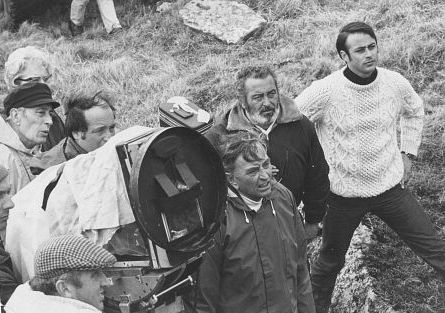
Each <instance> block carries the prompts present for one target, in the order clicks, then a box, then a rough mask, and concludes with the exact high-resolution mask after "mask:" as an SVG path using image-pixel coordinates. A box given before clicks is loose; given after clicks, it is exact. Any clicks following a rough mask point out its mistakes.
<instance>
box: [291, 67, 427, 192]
mask: <svg viewBox="0 0 445 313" xmlns="http://www.w3.org/2000/svg"><path fill="white" fill-rule="evenodd" d="M343 70H344V69H342V70H339V71H336V72H334V73H332V74H331V75H329V76H327V77H325V78H324V79H321V80H319V81H316V82H314V83H312V85H311V86H310V87H309V88H307V89H306V90H304V91H303V92H302V93H301V94H300V95H299V96H298V97H297V98H295V103H296V105H297V106H298V107H299V109H300V110H301V111H302V112H303V114H305V115H306V116H307V117H308V118H309V119H310V120H311V121H313V122H314V124H315V127H316V130H317V134H318V136H319V140H320V143H321V145H322V147H323V150H324V153H325V156H326V160H327V162H328V164H329V167H330V171H329V179H330V181H331V191H332V192H333V193H335V194H337V195H340V196H343V197H372V196H376V195H379V194H381V193H383V192H385V191H387V190H389V189H391V188H392V187H394V186H395V185H397V184H398V183H399V182H400V181H401V180H402V177H403V171H404V168H403V161H402V157H401V154H400V151H405V152H407V153H411V154H414V155H417V150H418V148H419V145H420V141H421V134H422V127H423V115H424V110H423V102H422V100H421V99H420V97H419V96H418V95H417V93H416V92H415V91H414V89H413V88H412V86H411V85H410V83H409V82H408V81H407V80H406V79H405V78H404V77H403V76H402V75H400V74H399V73H396V72H393V71H390V70H387V69H383V68H378V69H377V73H378V74H377V78H376V79H375V81H373V82H372V83H370V84H368V85H358V84H355V83H353V82H351V81H350V80H348V79H347V78H346V77H345V76H344V75H343ZM399 120H400V130H401V134H400V149H399V146H398V142H397V123H398V121H399Z"/></svg>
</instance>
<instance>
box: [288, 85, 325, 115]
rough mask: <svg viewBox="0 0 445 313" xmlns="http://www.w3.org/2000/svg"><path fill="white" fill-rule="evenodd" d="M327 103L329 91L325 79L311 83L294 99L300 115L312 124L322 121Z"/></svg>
mask: <svg viewBox="0 0 445 313" xmlns="http://www.w3.org/2000/svg"><path fill="white" fill-rule="evenodd" d="M329 101H330V90H329V86H328V83H327V81H326V79H322V80H319V81H315V82H313V83H312V84H311V85H310V86H309V87H308V88H306V89H305V90H303V92H302V93H301V94H300V95H298V96H297V97H296V98H295V99H294V102H295V104H296V105H297V107H298V108H299V109H300V111H301V113H303V114H304V115H306V116H307V117H308V118H309V120H311V121H312V122H314V123H317V122H320V121H321V120H322V119H323V115H324V113H325V112H326V108H327V105H328V103H329Z"/></svg>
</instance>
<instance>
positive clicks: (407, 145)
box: [396, 74, 424, 155]
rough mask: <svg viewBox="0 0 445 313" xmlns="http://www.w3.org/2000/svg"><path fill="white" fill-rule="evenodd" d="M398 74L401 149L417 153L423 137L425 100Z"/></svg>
mask: <svg viewBox="0 0 445 313" xmlns="http://www.w3.org/2000/svg"><path fill="white" fill-rule="evenodd" d="M397 76H398V77H397V78H398V79H396V84H397V87H398V90H399V92H400V98H401V101H402V104H401V105H402V110H401V118H400V130H401V134H400V150H401V151H405V152H407V153H410V154H413V155H417V151H418V149H419V146H420V142H421V139H422V129H423V116H424V108H423V101H422V99H421V98H420V97H419V95H418V94H417V93H416V92H415V91H414V89H413V87H412V86H411V84H410V83H409V82H408V80H407V79H405V78H404V77H403V76H402V75H400V74H397Z"/></svg>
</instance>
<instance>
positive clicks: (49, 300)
mask: <svg viewBox="0 0 445 313" xmlns="http://www.w3.org/2000/svg"><path fill="white" fill-rule="evenodd" d="M5 311H6V312H7V313H30V312H32V313H61V312H63V313H100V312H101V311H99V310H98V309H96V308H95V307H94V306H92V305H90V304H88V303H85V302H82V301H79V300H75V299H70V298H63V297H59V296H47V295H45V294H44V293H42V292H40V291H34V290H32V289H31V287H30V286H29V284H28V283H24V284H23V285H20V286H18V287H17V289H16V290H15V291H14V293H13V294H12V296H11V298H10V299H9V301H8V303H7V304H6V306H5Z"/></svg>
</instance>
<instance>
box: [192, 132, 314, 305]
mask: <svg viewBox="0 0 445 313" xmlns="http://www.w3.org/2000/svg"><path fill="white" fill-rule="evenodd" d="M262 139H263V140H262ZM262 139H261V138H260V136H259V135H258V134H257V133H252V132H243V131H240V132H238V133H236V134H234V135H232V136H230V137H229V138H227V140H226V144H225V148H224V149H223V153H222V161H223V165H224V169H225V171H226V176H227V181H228V183H229V192H228V199H227V208H226V215H225V219H224V221H223V223H222V226H221V228H220V230H219V232H218V233H217V234H216V236H215V246H214V247H212V248H211V249H210V250H209V251H208V252H207V253H206V254H205V255H204V258H203V262H202V265H201V267H200V271H199V279H198V284H199V287H200V290H201V294H202V299H201V301H198V302H197V304H196V310H197V311H198V312H202V313H204V312H218V313H266V312H268V313H291V312H299V313H311V312H315V307H314V300H313V298H312V290H311V284H310V279H309V276H308V275H300V274H301V273H307V268H306V264H305V263H304V262H303V263H300V262H299V258H298V255H299V254H300V253H301V252H300V250H303V251H304V250H305V249H306V247H305V246H303V245H300V244H299V243H300V242H301V241H302V240H303V239H304V237H305V232H304V228H303V223H302V221H301V218H300V215H299V213H298V210H297V205H296V203H295V200H294V197H293V196H292V193H291V192H290V191H289V190H288V189H287V188H285V187H284V186H283V185H281V184H280V183H278V182H277V181H276V180H274V179H273V177H272V167H271V163H270V159H269V157H268V155H267V147H266V143H265V141H264V137H263V138H262ZM300 267H303V269H300Z"/></svg>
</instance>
